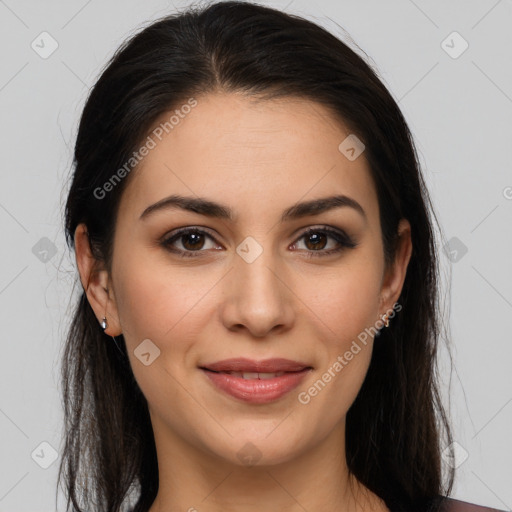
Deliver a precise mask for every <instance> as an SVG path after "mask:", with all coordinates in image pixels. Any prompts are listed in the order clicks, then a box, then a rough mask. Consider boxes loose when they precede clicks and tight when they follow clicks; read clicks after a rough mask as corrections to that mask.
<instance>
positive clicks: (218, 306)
mask: <svg viewBox="0 0 512 512" xmlns="http://www.w3.org/2000/svg"><path fill="white" fill-rule="evenodd" d="M197 100H198V105H197V106H196V107H195V108H194V109H192V111H191V112H190V113H189V114H188V115H187V116H185V118H184V119H182V120H180V123H179V125H177V126H175V127H174V129H173V130H172V131H170V132H169V134H168V135H167V136H166V137H165V138H164V139H163V140H162V141H161V142H159V143H158V145H157V146H156V148H154V149H152V150H151V151H150V152H149V154H148V155H147V156H146V157H145V159H144V161H143V162H142V163H141V165H140V166H139V168H137V169H136V170H134V171H132V173H133V174H132V175H130V182H129V183H128V186H127V188H126V190H125V191H124V193H123V196H122V199H121V203H120V206H119V214H118V218H117V225H116V232H115V238H114V251H113V261H112V267H111V272H109V271H108V270H107V269H106V268H104V267H103V266H102V265H101V262H98V261H95V260H94V258H93V257H92V255H91V252H90V249H89V245H88V240H87V236H86V228H85V226H84V225H80V226H79V227H78V228H77V230H76V233H75V242H76V258H77V264H78V268H79V271H80V276H81V280H82V284H83V285H84V288H85V289H86V290H87V297H88V300H89V302H90V304H91V306H92V308H93V309H94V311H95V313H96V316H97V318H98V322H100V321H101V319H102V318H103V316H106V317H107V321H108V324H109V325H108V328H107V329H106V333H107V334H109V335H111V336H118V335H119V334H121V333H122V334H123V335H124V339H125V342H126V345H127V348H128V354H129V356H130V363H131V366H132V369H133V373H134V375H135V378H136V379H137V382H138V384H139V386H140V388H141V390H142V391H143V393H144V395H145V397H146V398H147V401H148V404H149V409H150V415H151V421H152V425H153V430H154V434H155V442H156V446H157V453H158V463H159V481H160V489H159V493H158V496H157V498H156V501H155V502H154V504H153V506H152V507H151V510H150V512H158V511H166V512H167V511H174V510H176V511H178V510H180V511H186V510H190V511H193V510H197V511H199V512H202V511H208V512H217V511H219V512H220V511H223V512H226V511H234V510H236V511H237V512H246V511H251V512H253V511H254V512H255V511H261V510H266V511H276V512H277V511H280V512H281V511H286V512H295V511H301V512H303V511H304V510H308V511H310V512H313V511H320V510H322V511H339V510H343V511H345V512H353V511H356V510H357V511H361V510H365V511H366V510H376V511H386V510H388V509H387V507H386V506H385V504H384V502H383V501H382V500H380V499H379V498H378V497H377V496H376V495H375V494H373V493H371V492H370V491H369V490H368V489H367V488H366V487H364V486H362V485H361V484H360V483H359V482H357V481H356V480H355V478H354V477H352V476H349V473H348V469H347V465H346V459H345V446H344V443H345V417H346V413H347V410H348V409H349V407H350V405H351V404H352V403H353V401H354V400H355V398H356V396H357V393H358V391H359V389H360V387H361V385H362V383H363V380H364V377H365V375H366V372H367V369H368V366H369V362H370V358H371V351H372V347H373V343H374V340H373V339H372V337H371V336H370V337H369V339H368V343H367V344H366V345H362V344H360V345H361V347H362V349H361V351H360V352H359V353H358V354H357V355H355V356H354V358H353V359H352V360H351V361H350V362H349V363H348V364H347V365H346V366H345V367H344V368H343V370H342V371H341V372H339V373H338V374H337V375H336V377H335V378H332V379H331V381H330V382H329V383H328V384H327V385H326V386H325V387H324V388H323V389H322V390H321V391H320V392H319V393H318V394H317V395H316V396H315V397H313V398H312V399H311V401H310V402H309V403H308V404H301V403H300V402H299V401H298V398H297V396H298V393H299V392H301V391H305V390H306V391H307V389H308V388H310V387H311V386H312V385H313V383H314V382H316V381H317V380H318V379H319V378H321V377H322V375H323V374H324V373H325V372H326V371H327V369H328V368H329V367H331V366H332V365H333V363H334V362H335V361H336V360H337V358H338V356H340V355H343V354H344V353H345V352H346V351H347V350H349V348H350V346H351V344H352V342H353V341H354V340H356V339H357V336H358V335H359V334H360V333H361V332H363V331H364V330H365V328H369V327H370V326H375V325H376V323H377V327H380V326H381V325H382V324H379V323H378V321H379V319H380V318H381V316H382V315H383V314H384V313H386V311H388V312H389V311H391V310H392V307H393V305H394V304H395V302H396V301H397V300H398V297H399V295H400V292H401V289H402V286H403V282H404V279H405V275H406V270H407V265H408V263H409V260H410V256H411V251H412V244H411V237H410V225H409V223H408V222H407V220H405V219H402V221H401V222H400V226H399V234H400V242H399V245H398V250H397V254H396V259H395V261H394V263H393V265H392V266H391V267H390V268H388V269H386V268H385V266H384V253H383V246H382V239H381V226H380V219H379V211H378V202H377V194H376V190H375V186H374V183H373V181H372V179H371V175H370V171H369V167H368V163H367V161H366V159H365V157H364V153H363V154H362V155H361V156H359V157H358V158H357V159H355V160H353V161H350V160H348V159H347V158H346V157H345V156H344V155H343V154H342V153H341V152H340V151H339V150H338V146H339V144H340V143H341V142H342V141H343V140H344V139H345V137H347V136H348V135H349V133H350V131H349V130H348V129H347V128H346V127H345V126H343V125H342V124H341V123H340V122H339V120H336V119H335V118H334V117H333V116H332V114H331V113H330V112H329V111H328V110H326V109H325V108H324V107H323V106H322V105H320V104H317V103H314V102H310V101H305V100H298V99H297V98H286V99H279V100H270V101H260V102H256V101H255V100H254V98H253V99H251V98H249V97H246V96H242V95H240V94H236V93H212V94H209V95H205V96H202V97H198V98H197ZM168 117H169V115H168V114H166V115H165V116H162V119H161V120H165V119H168ZM159 122H160V120H159ZM156 124H158V123H156ZM334 193H337V194H344V195H347V196H350V197H351V198H353V199H355V200H356V201H357V202H359V203H360V205H361V206H362V207H363V209H364V211H365V212H366V219H365V218H363V216H361V215H360V214H359V213H358V212H357V211H356V210H355V209H353V208H350V207H342V208H337V209H334V210H331V211H328V212H324V213H321V214H319V215H312V216H308V217H305V218H302V219H297V220H293V221H287V222H284V223H280V216H281V213H282V212H283V211H284V210H285V209H286V208H288V207H290V206H293V205H294V204H296V203H297V202H302V201H307V200H311V199H317V198H322V197H326V196H330V195H334ZM171 194H181V195H185V196H192V197H196V196H200V197H202V198H207V199H210V200H213V201H216V202H220V203H223V204H225V205H226V206H229V207H230V208H231V209H233V211H234V212H235V215H236V218H235V220H234V221H233V222H232V221H229V220H220V219H214V218H209V217H206V216H203V215H200V214H198V213H193V212H188V211H184V210H179V209H168V210H163V211H158V212H155V213H154V214H152V215H149V216H147V217H146V218H144V219H142V220H141V219H139V217H140V215H141V213H142V212H143V211H144V210H145V209H146V208H147V207H148V206H149V205H152V204H154V203H156V202H157V201H159V200H161V199H163V198H165V197H167V196H169V195H171ZM105 200H108V197H107V199H105ZM324 226H330V227H332V228H334V229H338V230H343V231H345V232H346V233H347V234H348V235H349V236H351V237H352V238H354V239H355V240H356V241H357V244H358V245H357V246H356V247H354V248H344V249H343V250H342V251H341V252H339V253H335V254H332V255H327V256H318V257H314V255H313V257H312V258H307V257H306V255H307V253H314V254H319V253H321V252H322V251H324V252H325V251H326V250H329V249H331V248H336V247H339V244H338V242H337V241H336V240H335V239H333V238H331V237H330V235H329V238H325V239H324V238H321V239H320V241H318V240H315V239H311V237H310V236H309V237H308V236H303V233H304V231H305V230H306V229H307V228H309V227H315V228H318V231H317V232H316V233H317V235H320V236H321V235H322V232H321V229H322V227H324ZM181 227H197V228H198V229H204V230H206V231H207V233H208V234H211V235H212V237H213V239H212V238H209V237H208V236H205V237H204V238H203V241H202V242H201V241H199V242H198V241H197V239H191V238H190V237H181V238H178V239H177V240H175V242H174V247H175V248H176V249H181V250H183V251H185V250H187V249H188V251H189V252H193V251H194V250H195V251H196V252H195V253H194V254H195V255H196V257H190V258H180V257H179V256H178V255H176V254H174V253H172V252H170V251H169V250H168V249H166V248H164V247H163V246H161V245H160V244H159V241H160V240H161V239H163V238H164V237H165V236H166V235H169V234H172V232H173V231H175V230H176V229H177V228H181ZM248 236H251V237H253V238H254V239H255V240H256V241H257V242H258V243H259V244H260V246H261V248H262V249H263V252H262V253H261V254H260V256H259V257H258V258H256V259H255V260H254V261H253V262H251V263H248V262H247V261H246V260H244V259H243V258H242V257H240V256H239V255H238V254H237V252H236V248H237V246H238V245H239V244H240V243H241V242H242V241H243V240H244V239H245V238H246V237H248ZM315 244H316V245H315ZM315 251H316V252H315ZM397 314H400V313H397ZM392 321H393V320H391V322H392ZM145 339H150V340H151V341H152V342H153V343H154V344H155V345H156V346H157V347H158V348H159V349H160V356H159V357H157V358H156V359H155V360H154V362H152V364H150V365H148V366H145V365H144V364H142V363H141V361H140V360H139V359H138V358H137V357H136V356H135V355H134V350H135V349H136V348H137V346H138V345H139V344H140V343H141V342H142V340H145ZM375 342H378V338H377V339H376V340H375ZM112 343H113V341H112ZM242 356H243V357H247V358H251V359H257V360H260V359H267V358H272V357H284V358H288V359H292V360H299V361H302V362H306V363H308V364H309V365H310V366H312V367H313V370H312V371H311V372H310V373H309V374H308V375H307V376H306V379H305V380H304V381H303V383H301V385H300V386H299V388H297V389H296V390H293V391H292V392H290V393H289V394H288V395H286V396H284V397H282V398H280V399H279V400H277V401H276V402H273V403H270V404H263V405H262V404H256V405H255V404H249V403H245V402H242V401H240V400H237V399H235V398H233V397H230V396H228V395H225V394H223V393H222V392H221V391H219V390H217V388H215V387H214V386H213V385H212V384H211V383H210V382H209V380H208V379H207V378H206V377H205V375H204V374H203V372H202V371H201V370H199V369H198V366H199V365H201V364H205V363H210V362H214V361H218V360H222V359H226V358H231V357H242ZM249 442H250V443H252V444H253V445H254V446H256V447H257V450H258V452H257V453H258V455H257V456H258V457H260V458H259V460H257V463H256V465H252V466H248V465H247V464H244V463H243V461H241V460H240V459H239V457H238V456H237V455H238V454H239V453H240V450H243V449H244V446H246V444H247V443H249ZM246 449H247V448H246ZM319 489H321V492H318V490H319Z"/></svg>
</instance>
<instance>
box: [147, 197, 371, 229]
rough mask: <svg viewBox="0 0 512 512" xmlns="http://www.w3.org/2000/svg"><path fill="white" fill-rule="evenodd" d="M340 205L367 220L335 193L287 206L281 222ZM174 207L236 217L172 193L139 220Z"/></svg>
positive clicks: (355, 204)
mask: <svg viewBox="0 0 512 512" xmlns="http://www.w3.org/2000/svg"><path fill="white" fill-rule="evenodd" d="M341 207H349V208H353V209H354V210H356V211H357V212H358V213H359V214H360V215H361V216H362V217H363V218H364V219H365V221H366V220H367V217H366V213H365V211H364V209H363V207H362V206H361V205H360V204H359V203H358V202H357V201H356V200H355V199H352V198H351V197H348V196H345V195H335V196H329V197H322V198H320V199H313V200H311V201H306V202H303V203H297V204H295V205H293V206H291V207H290V208H287V209H286V210H285V211H284V212H283V213H282V215H281V222H285V221H290V220H296V219H300V218H302V217H308V216H311V215H320V214H321V213H324V212H327V211H329V210H333V209H335V208H341ZM175 208H179V209H182V210H186V211H189V212H194V213H198V214H200V215H205V216H207V217H211V218H217V219H224V220H229V221H234V220H235V217H236V216H235V215H234V212H233V210H231V208H229V207H228V206H225V205H222V204H219V203H216V202H214V201H210V200H208V199H204V198H201V197H185V196H181V195H178V194H173V195H171V196H169V197H165V198H164V199H161V200H160V201H158V202H156V203H154V204H152V205H150V206H148V207H147V208H146V209H145V210H144V211H143V212H142V214H141V216H140V219H139V220H143V219H145V218H147V217H148V216H150V215H151V214H153V213H155V212H157V211H162V210H168V209H175Z"/></svg>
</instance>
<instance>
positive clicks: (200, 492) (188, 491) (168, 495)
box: [149, 418, 388, 512]
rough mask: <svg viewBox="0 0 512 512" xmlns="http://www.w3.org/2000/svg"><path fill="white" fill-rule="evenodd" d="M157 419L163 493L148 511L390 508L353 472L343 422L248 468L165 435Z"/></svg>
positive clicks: (297, 511) (280, 511) (358, 511)
mask: <svg viewBox="0 0 512 512" xmlns="http://www.w3.org/2000/svg"><path fill="white" fill-rule="evenodd" d="M154 421H156V422H157V423H154V426H155V427H156V428H154V432H155V442H156V446H157V453H158V468H159V469H158V471H159V491H158V495H157V497H156V499H155V501H154V503H153V505H152V507H151V509H150V511H149V512H168V511H171V510H180V511H187V512H235V511H236V512H260V511H261V510H265V511H269V512H304V511H305V510H307V511H308V512H315V511H322V512H329V511H332V512H335V511H336V512H340V511H343V512H362V511H365V512H366V511H369V510H374V511H379V512H381V511H387V510H388V509H387V507H385V505H384V503H383V502H382V500H380V499H379V498H378V497H377V496H376V495H374V494H373V493H371V492H370V491H369V490H368V489H367V488H365V487H364V486H363V485H362V484H360V483H359V482H358V481H357V480H356V479H355V477H354V476H353V475H350V474H349V471H348V467H347V465H346V458H345V449H344V445H345V443H344V441H345V430H344V424H343V425H341V426H340V427H339V428H337V429H335V430H334V431H332V432H331V434H330V435H329V436H328V438H326V439H324V440H323V441H322V442H321V443H320V444H318V445H315V446H313V447H310V448H309V449H308V450H306V451H305V452H304V453H301V454H299V455H298V456H296V457H294V458H293V460H292V459H290V460H287V461H284V462H281V463H279V464H274V465H265V466H262V465H258V464H257V463H256V465H254V466H248V465H243V464H236V463H233V462H231V461H227V460H226V459H223V458H221V457H219V456H217V455H214V454H211V453H208V452H206V451H202V450H199V449H198V448H197V447H192V446H191V445H190V444H188V443H185V442H184V441H183V440H182V439H181V438H178V437H175V436H173V435H172V434H170V433H169V432H168V431H167V432H166V433H165V436H164V435H162V433H163V432H164V431H165V430H164V429H163V428H159V427H163V425H161V424H160V425H158V420H157V419H156V418H154ZM159 433H160V435H158V434H159Z"/></svg>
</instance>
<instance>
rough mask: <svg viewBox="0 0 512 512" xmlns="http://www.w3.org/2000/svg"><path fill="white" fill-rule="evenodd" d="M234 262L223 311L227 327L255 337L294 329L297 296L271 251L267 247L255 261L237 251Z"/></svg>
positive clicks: (223, 318)
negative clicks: (244, 331) (241, 255)
mask: <svg viewBox="0 0 512 512" xmlns="http://www.w3.org/2000/svg"><path fill="white" fill-rule="evenodd" d="M233 265H234V268H232V270H231V272H229V274H228V276H226V280H225V287H226V289H225V290H224V291H225V301H224V302H223V304H222V306H221V311H220V314H221V318H222V322H223V324H224V326H225V327H226V328H227V329H228V330H230V331H243V330H246V331H248V332H249V334H250V335H252V336H253V337H256V338H263V337H265V336H268V335H269V334H270V333H274V334H275V333H277V332H281V331H287V330H289V329H291V327H292V325H293V322H294V319H295V313H294V306H293V300H294V297H295V296H294V294H293V290H292V289H291V286H290V284H291V283H290V282H288V283H287V276H286V272H285V270H284V269H283V268H282V267H281V265H280V263H279V262H278V261H277V260H276V259H275V258H273V255H272V253H271V251H270V250H268V251H267V250H264V251H263V252H262V253H261V254H260V255H259V256H258V257H257V258H256V259H255V260H254V261H252V262H251V261H250V260H246V259H244V258H243V257H240V256H239V255H238V254H237V255H236V256H235V257H234V262H233ZM288 281H289V279H288Z"/></svg>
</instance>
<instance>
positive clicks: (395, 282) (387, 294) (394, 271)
mask: <svg viewBox="0 0 512 512" xmlns="http://www.w3.org/2000/svg"><path fill="white" fill-rule="evenodd" d="M398 237H399V238H398V241H397V248H396V254H395V260H394V262H393V264H392V265H391V266H390V268H388V269H387V272H386V274H385V276H384V279H383V281H382V288H381V294H380V298H381V301H380V311H381V313H380V315H381V316H382V315H384V314H385V313H386V312H388V311H390V310H391V311H392V310H393V305H394V304H395V303H396V301H397V300H398V297H399V296H400V293H401V292H402V287H403V285H404V281H405V275H406V273H407V266H408V264H409V260H410V259H411V254H412V241H411V225H410V224H409V221H408V220H407V219H401V220H400V222H399V224H398Z"/></svg>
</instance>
